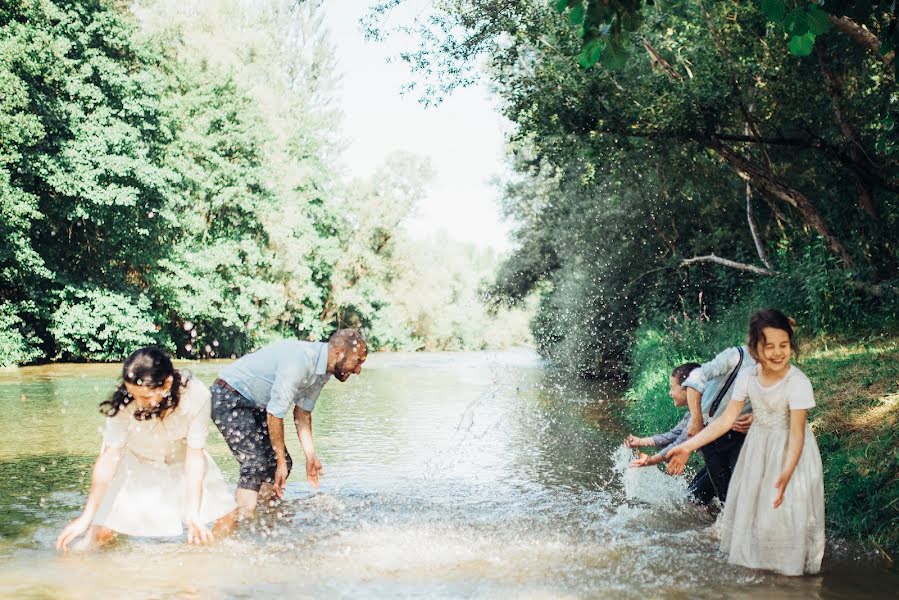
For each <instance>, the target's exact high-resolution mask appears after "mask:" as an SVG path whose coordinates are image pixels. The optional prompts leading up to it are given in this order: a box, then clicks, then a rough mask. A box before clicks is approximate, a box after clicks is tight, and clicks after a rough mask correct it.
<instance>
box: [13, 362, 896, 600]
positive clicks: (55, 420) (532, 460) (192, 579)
mask: <svg viewBox="0 0 899 600" xmlns="http://www.w3.org/2000/svg"><path fill="white" fill-rule="evenodd" d="M222 364H224V363H216V362H204V363H184V364H182V365H181V366H184V367H186V368H189V369H191V370H192V371H193V373H194V374H195V375H196V376H198V377H199V378H200V379H201V380H203V381H204V382H206V383H207V384H211V382H212V380H214V379H215V375H216V371H217V370H218V368H220V366H221V365H222ZM118 370H119V367H118V366H117V365H52V366H44V367H29V368H22V369H16V370H7V371H0V596H2V597H4V598H7V597H8V598H64V599H81V598H85V599H86V598H129V599H153V598H160V599H161V598H182V599H200V598H216V599H219V598H221V599H231V598H234V599H237V598H248V599H249V598H253V599H259V598H323V597H327V598H331V597H346V598H369V597H373V598H396V597H406V598H410V597H412V598H497V597H499V598H597V597H599V598H602V597H609V598H684V599H686V598H721V597H730V598H778V597H780V598H850V597H851V598H859V597H872V598H874V597H889V598H895V597H896V595H895V594H896V590H897V589H899V575H897V573H896V571H895V570H889V569H887V568H886V566H884V565H883V564H882V562H880V561H878V560H876V559H875V558H874V555H872V554H869V553H866V552H864V551H862V550H861V549H860V548H858V547H856V546H854V545H853V544H850V543H847V542H845V541H840V540H835V539H829V541H828V547H827V554H826V556H825V563H824V569H823V573H822V574H821V575H819V576H813V577H798V578H790V577H783V576H779V575H776V574H772V573H765V572H758V571H753V570H749V569H744V568H740V567H735V566H732V565H729V564H727V562H726V561H725V559H724V557H723V556H722V555H721V554H720V553H718V551H717V542H716V540H715V534H714V527H713V524H714V514H713V513H710V512H709V511H708V510H707V509H703V508H698V507H694V506H692V505H689V504H687V503H685V502H684V500H683V490H684V488H685V484H684V482H683V481H681V480H677V479H673V478H670V477H668V476H666V475H664V474H663V473H662V472H661V471H658V470H654V469H641V470H633V469H627V468H626V465H627V462H628V457H629V452H628V451H625V450H624V449H622V448H621V447H620V443H621V440H622V438H623V437H624V435H625V434H626V433H627V432H626V431H625V430H624V429H623V425H622V421H621V413H622V405H621V401H620V400H619V399H618V398H617V396H616V394H615V393H614V392H613V391H609V390H608V389H607V388H606V387H604V386H603V384H601V383H597V382H587V381H581V380H577V379H571V378H566V377H563V376H560V375H559V374H557V373H555V372H553V371H551V370H549V369H546V368H544V367H543V366H542V365H541V364H540V362H539V360H537V359H536V357H534V356H533V355H531V354H529V353H527V352H520V353H519V352H512V353H452V354H440V353H436V354H374V355H372V356H371V357H370V358H369V360H368V362H367V363H366V364H365V368H364V370H363V373H362V375H361V376H359V377H353V378H351V379H350V381H348V382H347V383H340V382H338V381H336V380H332V381H331V382H330V383H328V385H327V386H326V387H325V389H324V391H323V393H322V396H321V398H320V399H319V402H318V405H317V408H316V410H315V415H314V429H315V439H316V447H317V451H318V456H319V458H320V459H321V462H322V464H323V465H324V476H323V478H322V485H321V488H320V489H319V490H318V491H313V490H312V489H311V488H310V487H309V486H308V485H307V484H306V482H305V477H304V473H303V472H302V471H303V468H302V461H300V462H299V465H298V466H299V471H295V472H294V473H293V474H292V476H291V478H290V479H289V481H288V486H287V492H286V495H285V499H284V501H283V502H281V503H280V504H278V505H276V506H271V507H266V508H265V509H264V510H262V511H260V513H259V515H258V518H257V519H256V520H254V521H253V522H251V523H246V524H244V527H243V528H242V529H241V530H240V531H239V532H238V533H237V534H236V535H235V536H233V537H232V538H230V539H226V540H222V541H220V542H218V543H216V544H215V545H213V546H210V547H203V548H197V547H188V546H187V545H185V544H184V543H183V540H180V539H160V540H144V539H125V540H119V541H117V542H115V543H114V545H113V546H112V547H110V548H108V549H104V550H101V551H98V552H94V553H89V554H80V555H79V554H70V555H68V556H61V555H58V554H57V553H56V551H55V550H54V547H53V545H54V541H55V538H56V536H57V534H58V533H59V531H60V529H61V528H62V527H63V526H64V525H65V524H66V523H67V522H68V521H69V520H70V519H72V518H74V517H75V516H76V515H77V514H78V512H79V510H80V508H81V506H82V504H83V502H84V500H85V497H86V490H87V484H88V481H89V478H90V469H91V466H92V464H93V461H94V460H95V458H96V453H97V451H98V450H99V447H100V442H101V431H102V426H103V419H102V417H101V416H100V414H99V412H98V408H97V405H98V403H99V402H100V401H101V400H103V399H104V398H105V397H106V396H108V395H109V394H110V392H111V391H112V388H113V386H114V384H115V381H116V377H117V375H118ZM643 433H650V432H643ZM295 438H296V436H295V435H293V436H292V437H290V439H289V442H288V448H289V450H290V452H291V454H292V455H293V456H294V457H295V459H296V457H302V452H301V450H300V448H299V444H298V442H297V441H296V439H295ZM209 445H210V452H211V453H212V455H213V456H214V457H215V459H216V461H217V462H218V464H219V465H220V466H221V467H222V470H223V471H224V473H225V476H226V478H227V479H228V480H229V481H231V482H233V481H235V480H236V473H237V465H236V462H235V461H234V460H233V459H232V457H231V455H230V453H229V452H228V449H227V447H226V446H225V444H224V442H223V441H222V439H221V436H220V435H219V433H218V431H217V430H216V429H215V427H214V426H212V424H211V423H210V436H209Z"/></svg>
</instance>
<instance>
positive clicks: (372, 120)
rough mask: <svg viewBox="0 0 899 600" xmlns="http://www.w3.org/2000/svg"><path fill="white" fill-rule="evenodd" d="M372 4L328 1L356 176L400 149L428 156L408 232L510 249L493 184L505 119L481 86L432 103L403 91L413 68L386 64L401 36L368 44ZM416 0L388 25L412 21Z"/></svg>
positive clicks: (500, 157) (499, 166)
mask: <svg viewBox="0 0 899 600" xmlns="http://www.w3.org/2000/svg"><path fill="white" fill-rule="evenodd" d="M374 1H375V0H326V1H325V2H324V10H325V22H326V24H327V26H328V28H329V29H330V31H331V34H332V39H333V40H334V43H335V44H336V45H337V58H338V60H339V65H340V66H339V68H340V70H341V72H342V77H343V78H342V82H341V85H340V92H341V93H340V96H341V99H342V105H343V106H342V109H343V111H344V121H343V133H344V135H345V137H346V138H347V142H348V147H347V150H346V153H345V157H346V159H347V164H349V165H351V168H352V169H353V173H352V175H354V176H360V177H365V176H368V175H370V174H371V173H372V172H373V171H374V170H375V169H377V168H378V166H380V165H381V163H382V162H383V160H384V159H385V158H386V157H387V156H388V155H389V154H391V153H392V152H394V151H397V150H402V151H406V152H411V153H413V154H416V155H418V156H422V157H427V158H429V159H430V162H431V167H432V168H433V170H434V179H433V181H432V183H431V185H430V186H429V187H428V191H427V197H426V198H424V199H423V200H422V202H421V204H420V205H419V207H418V210H417V213H416V215H415V217H414V218H413V219H412V220H411V222H410V223H409V224H408V226H409V231H410V234H411V235H413V236H414V237H417V238H424V237H432V236H433V235H434V234H435V233H436V232H437V231H439V230H441V229H443V230H444V231H445V232H446V234H447V236H448V237H449V238H450V239H453V240H459V241H468V242H474V243H476V244H478V245H480V246H492V247H493V248H495V249H497V250H505V249H507V248H508V247H509V241H508V238H507V233H508V229H509V227H508V226H507V225H506V224H505V223H503V222H502V221H501V217H500V214H499V194H500V191H499V189H498V188H497V187H496V186H495V185H494V184H492V183H491V179H492V178H494V177H496V176H498V175H501V174H502V172H503V170H504V163H503V143H504V141H503V128H504V126H505V123H504V121H503V119H502V117H501V116H500V115H499V114H498V113H497V112H496V111H494V108H493V107H494V102H493V100H492V99H491V98H490V96H489V94H488V92H487V91H486V89H485V88H484V87H483V86H479V87H474V88H469V89H462V90H458V91H456V92H455V93H454V94H453V95H452V96H450V97H449V98H447V99H446V100H444V102H443V103H442V104H441V105H439V106H436V107H431V108H425V107H424V106H423V105H422V104H420V103H419V102H418V100H417V96H416V95H415V93H414V92H413V93H410V94H407V95H406V96H402V95H401V94H400V91H401V88H402V86H403V84H406V83H409V81H410V80H411V78H412V76H411V74H410V72H409V69H408V67H407V66H406V65H405V64H404V63H403V62H402V61H400V60H399V59H397V60H395V61H394V62H393V63H391V64H387V62H386V61H387V59H388V58H395V57H396V56H397V54H398V50H399V49H400V48H401V47H403V46H402V43H403V40H401V39H399V38H392V37H391V38H388V39H387V41H386V42H382V43H375V42H367V41H365V39H364V37H363V34H362V29H361V27H360V25H359V19H360V18H361V17H362V16H363V15H365V14H366V13H367V11H368V8H369V6H370V5H371V4H372V3H373V2H374ZM416 4H420V3H419V2H415V1H409V2H407V3H406V4H405V5H401V7H400V9H399V10H397V11H395V12H394V14H393V15H392V16H391V21H390V22H391V23H393V24H394V25H400V24H409V23H410V22H411V19H412V18H413V17H414V15H415V14H417V12H418V10H420V8H416V7H415V6H414V5H416ZM404 9H405V10H404ZM409 9H412V10H409ZM406 43H407V44H408V42H406ZM405 47H408V45H407V46H405Z"/></svg>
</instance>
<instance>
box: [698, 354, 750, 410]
mask: <svg viewBox="0 0 899 600" xmlns="http://www.w3.org/2000/svg"><path fill="white" fill-rule="evenodd" d="M739 360H740V353H739V351H738V350H737V348H736V346H734V347H733V348H728V349H727V350H724V351H723V352H720V353H719V354H718V356H716V357H715V358H713V359H712V360H710V361H709V362H707V363H705V364H703V365H702V366H701V367H699V368H698V369H693V370H692V371H691V372H690V375H689V376H688V377H687V379H686V380H684V383H683V384H682V385H683V387H691V388H693V389H694V390H696V391H697V392H699V393H700V394H702V419H703V421H704V422H706V423H708V422H709V421H711V420H712V419H714V418H716V417H720V416H721V415H722V414H724V411H725V410H726V409H727V405H728V404H729V403H730V398H731V396H732V395H733V393H734V386H733V385H731V386H730V389H728V390H727V392H726V393H725V394H724V397H723V398H722V399H721V404H719V405H718V410H716V411H715V414H714V415H709V409H711V407H712V402H714V401H715V397H716V396H717V395H718V390H720V389H721V386H722V385H724V383H725V382H726V381H727V378H728V376H729V375H730V373H731V371H733V370H734V368H735V367H736V366H737V362H739ZM755 366H756V362H755V360H754V359H753V358H752V356H751V355H750V354H749V349H748V348H747V347H746V346H743V364H742V365H741V366H740V373H738V375H739V374H741V373H746V372H749V371H750V370H752V371H753V372H754V369H755ZM750 412H752V406H751V405H750V404H749V399H748V398H747V399H746V404H745V405H744V406H743V410H742V411H741V412H740V415H745V414H747V413H750Z"/></svg>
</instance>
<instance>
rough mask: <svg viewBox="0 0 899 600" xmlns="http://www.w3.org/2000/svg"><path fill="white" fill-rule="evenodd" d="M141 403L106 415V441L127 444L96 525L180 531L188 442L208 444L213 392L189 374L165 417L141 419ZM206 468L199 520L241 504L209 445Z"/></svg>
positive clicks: (154, 532) (163, 533)
mask: <svg viewBox="0 0 899 600" xmlns="http://www.w3.org/2000/svg"><path fill="white" fill-rule="evenodd" d="M136 408H137V407H136V403H134V402H132V403H131V404H129V405H127V406H125V407H124V408H123V409H122V410H120V411H119V412H118V413H117V414H116V415H115V416H114V417H108V418H107V419H106V431H105V433H104V434H103V445H104V446H105V447H110V448H124V451H123V453H122V458H121V460H120V461H119V465H118V468H117V469H116V474H115V476H114V477H113V480H112V481H111V482H110V485H109V488H108V489H107V490H106V495H105V496H104V498H103V502H102V503H101V504H100V508H99V509H98V510H97V514H96V516H95V517H94V520H93V525H100V526H103V527H108V528H109V529H112V530H114V531H117V532H119V533H124V534H126V535H136V536H149V537H170V536H177V535H181V534H182V532H183V519H184V516H185V512H186V510H185V502H186V496H187V494H186V491H187V481H186V478H185V476H184V459H185V457H186V454H187V448H188V447H191V448H205V447H206V438H207V436H208V433H209V423H210V422H211V418H210V411H211V402H210V393H209V388H207V387H206V386H205V385H203V383H202V382H201V381H198V380H196V379H190V380H189V381H188V382H187V385H186V386H185V387H183V388H182V391H181V397H180V399H179V401H178V406H177V407H176V408H175V410H174V411H172V412H171V413H169V414H168V415H166V416H165V418H163V419H158V418H153V419H150V420H146V421H138V420H137V419H135V418H134V411H135V409H136ZM204 454H205V456H206V474H205V477H204V479H203V491H202V494H203V495H202V498H201V503H200V520H201V521H203V522H204V523H210V522H212V521H215V520H216V519H218V518H219V517H223V516H225V515H227V514H228V513H229V512H231V511H232V510H234V509H235V508H236V507H237V504H236V503H235V502H234V496H233V493H232V491H231V490H229V489H228V486H227V485H226V484H225V480H224V478H223V477H222V472H221V471H220V470H219V468H218V466H217V465H216V464H215V461H214V460H212V457H211V456H209V453H208V452H206V451H205V450H204Z"/></svg>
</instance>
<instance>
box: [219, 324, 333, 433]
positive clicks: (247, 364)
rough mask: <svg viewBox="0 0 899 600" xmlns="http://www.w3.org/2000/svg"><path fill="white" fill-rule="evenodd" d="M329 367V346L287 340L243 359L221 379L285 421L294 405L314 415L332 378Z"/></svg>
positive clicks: (224, 371)
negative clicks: (324, 388)
mask: <svg viewBox="0 0 899 600" xmlns="http://www.w3.org/2000/svg"><path fill="white" fill-rule="evenodd" d="M327 368H328V344H326V343H324V342H301V341H298V340H286V341H283V342H276V343H274V344H270V345H268V346H265V347H264V348H260V349H259V350H257V351H256V352H253V353H252V354H247V355H246V356H243V357H241V358H240V359H239V360H238V361H236V362H234V363H231V364H230V365H228V366H227V367H225V368H224V369H222V370H221V372H220V373H219V377H221V378H222V379H224V380H225V382H226V383H227V384H228V385H230V386H231V387H233V388H234V389H235V390H237V391H238V392H240V395H241V396H244V397H245V398H247V399H248V400H250V401H252V402H253V404H255V405H256V406H258V407H259V408H264V409H265V410H266V411H267V412H268V413H269V414H271V415H272V416H275V417H278V418H279V419H283V418H284V416H285V415H286V414H287V411H288V410H289V409H290V408H291V407H292V406H294V405H296V406H299V407H300V408H302V409H303V410H305V411H307V412H312V410H313V409H314V408H315V402H316V400H318V396H319V394H321V391H322V387H324V385H325V383H327V382H328V379H329V378H330V377H331V376H330V375H329V374H328V373H327Z"/></svg>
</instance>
